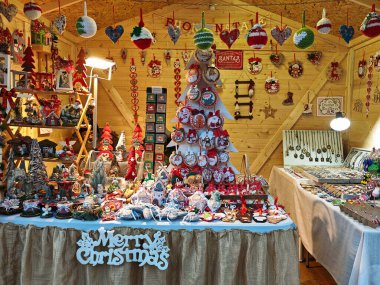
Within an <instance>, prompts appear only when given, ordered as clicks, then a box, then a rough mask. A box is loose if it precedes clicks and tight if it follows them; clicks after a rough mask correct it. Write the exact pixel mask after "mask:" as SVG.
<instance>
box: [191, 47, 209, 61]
mask: <svg viewBox="0 0 380 285" xmlns="http://www.w3.org/2000/svg"><path fill="white" fill-rule="evenodd" d="M194 57H195V59H196V60H197V61H198V62H199V63H205V62H209V60H210V59H211V58H212V49H205V50H203V49H197V50H195V53H194Z"/></svg>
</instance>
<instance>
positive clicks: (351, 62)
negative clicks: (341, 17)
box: [343, 48, 355, 149]
mask: <svg viewBox="0 0 380 285" xmlns="http://www.w3.org/2000/svg"><path fill="white" fill-rule="evenodd" d="M354 73H355V50H354V49H353V48H351V49H350V51H349V52H348V55H347V77H346V86H347V92H346V100H345V101H346V106H345V113H346V117H347V118H348V119H351V113H352V99H353V98H352V97H353V93H354ZM343 135H344V139H346V141H347V144H346V147H347V149H349V148H350V130H348V131H346V132H344V133H343Z"/></svg>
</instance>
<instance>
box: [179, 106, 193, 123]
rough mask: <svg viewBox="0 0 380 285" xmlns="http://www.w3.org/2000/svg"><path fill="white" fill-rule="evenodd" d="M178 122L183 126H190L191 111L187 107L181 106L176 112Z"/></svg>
mask: <svg viewBox="0 0 380 285" xmlns="http://www.w3.org/2000/svg"><path fill="white" fill-rule="evenodd" d="M176 116H177V119H178V122H180V123H181V124H184V125H188V124H190V118H191V116H192V111H191V109H190V108H189V107H188V106H182V107H180V108H179V109H178V110H177V114H176Z"/></svg>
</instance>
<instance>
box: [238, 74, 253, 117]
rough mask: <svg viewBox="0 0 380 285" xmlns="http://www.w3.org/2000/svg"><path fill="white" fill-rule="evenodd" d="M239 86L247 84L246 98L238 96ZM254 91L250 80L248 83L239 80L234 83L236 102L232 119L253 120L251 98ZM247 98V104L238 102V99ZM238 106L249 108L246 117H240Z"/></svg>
mask: <svg viewBox="0 0 380 285" xmlns="http://www.w3.org/2000/svg"><path fill="white" fill-rule="evenodd" d="M239 84H248V96H247V95H239ZM254 91H255V82H254V81H253V80H252V79H250V80H249V81H239V80H236V81H235V96H234V97H235V98H236V101H235V114H234V117H235V120H238V119H250V120H252V119H253V101H252V98H253V95H254ZM247 97H248V98H249V102H244V103H242V102H239V98H247ZM240 106H249V113H248V115H242V114H241V111H240Z"/></svg>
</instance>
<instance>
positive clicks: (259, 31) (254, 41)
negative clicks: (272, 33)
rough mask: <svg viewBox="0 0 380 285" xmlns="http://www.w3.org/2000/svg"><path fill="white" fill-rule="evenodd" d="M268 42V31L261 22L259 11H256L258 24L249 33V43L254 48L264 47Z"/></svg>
mask: <svg viewBox="0 0 380 285" xmlns="http://www.w3.org/2000/svg"><path fill="white" fill-rule="evenodd" d="M267 42H268V35H267V32H266V31H265V30H264V29H263V28H262V26H261V24H259V13H258V12H256V24H254V25H253V27H252V28H251V29H250V30H249V32H248V34H247V43H248V45H249V46H250V47H251V48H253V49H262V48H263V47H264V46H265V45H266V44H267Z"/></svg>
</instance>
